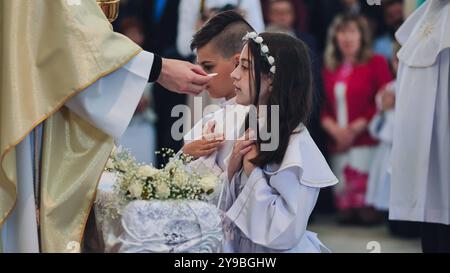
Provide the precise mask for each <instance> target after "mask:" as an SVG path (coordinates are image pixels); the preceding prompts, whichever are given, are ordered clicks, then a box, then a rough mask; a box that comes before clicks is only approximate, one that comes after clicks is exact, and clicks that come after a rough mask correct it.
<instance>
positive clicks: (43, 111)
mask: <svg viewBox="0 0 450 273" xmlns="http://www.w3.org/2000/svg"><path fill="white" fill-rule="evenodd" d="M70 3H71V2H70V1H66V0H40V1H29V0H14V1H1V2H0V17H1V18H2V27H1V28H0V41H1V43H0V63H1V64H2V69H1V70H0V109H1V110H0V152H1V157H0V228H1V226H2V225H3V223H4V222H5V221H6V220H7V218H8V217H9V216H10V214H11V212H12V210H13V209H14V207H15V202H16V189H17V175H16V172H17V169H16V155H15V147H16V145H18V144H19V143H20V142H21V141H22V140H23V139H24V138H25V137H26V136H27V135H28V134H29V133H30V132H31V131H32V130H33V129H34V128H35V127H36V126H38V125H39V124H40V123H42V122H43V121H45V120H47V122H46V126H45V131H44V136H45V138H44V145H43V161H42V171H41V174H42V178H41V183H42V184H41V200H40V201H41V211H40V212H41V216H40V230H41V242H40V243H41V249H42V251H43V252H66V251H70V249H68V245H70V244H71V243H73V242H75V243H76V244H80V243H81V238H82V236H83V230H84V226H85V224H86V219H87V216H88V214H89V210H90V208H91V206H92V202H93V200H94V197H95V191H96V187H97V183H98V180H99V177H100V175H101V172H102V171H103V167H104V165H105V163H106V160H107V158H108V155H109V153H110V152H111V149H112V143H113V141H112V138H110V137H109V136H107V135H106V134H104V133H103V132H102V131H100V130H99V129H97V128H95V127H94V126H92V125H91V124H89V123H87V122H86V121H84V120H82V119H81V118H79V117H78V116H76V115H75V114H74V113H72V112H70V110H69V109H68V108H66V107H63V106H64V104H65V103H66V102H67V100H69V99H70V98H72V97H73V96H75V95H77V94H78V93H79V92H81V91H82V90H84V89H85V88H87V87H88V86H90V85H91V84H93V83H94V82H96V81H97V80H99V79H100V78H102V77H104V76H106V75H108V74H110V73H112V72H114V71H115V70H117V69H119V68H120V67H121V66H123V65H124V64H126V63H127V62H128V61H130V60H131V59H132V58H133V57H134V56H136V55H137V54H138V53H139V52H140V51H141V50H142V49H141V48H139V47H138V46H137V45H136V44H134V43H133V42H132V41H130V40H129V39H128V38H126V37H125V36H122V35H120V34H117V33H115V32H113V31H112V27H111V25H110V23H109V22H108V21H107V19H106V17H105V15H104V14H103V12H102V11H101V10H100V8H99V7H98V6H97V3H96V1H95V0H84V1H81V4H80V5H71V4H70Z"/></svg>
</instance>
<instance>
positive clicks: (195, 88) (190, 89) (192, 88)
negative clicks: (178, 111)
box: [179, 83, 206, 95]
mask: <svg viewBox="0 0 450 273" xmlns="http://www.w3.org/2000/svg"><path fill="white" fill-rule="evenodd" d="M205 89H206V85H198V84H194V83H188V84H187V85H186V87H184V88H180V89H179V92H180V93H184V94H190V95H198V94H200V93H202V92H203V91H204V90H205Z"/></svg>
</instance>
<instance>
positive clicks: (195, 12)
mask: <svg viewBox="0 0 450 273" xmlns="http://www.w3.org/2000/svg"><path fill="white" fill-rule="evenodd" d="M199 5H200V1H198V0H181V3H180V5H179V7H178V14H179V18H178V34H177V50H178V53H180V54H181V55H182V56H184V57H188V56H189V55H191V54H192V53H193V52H192V50H191V47H190V42H191V39H192V36H194V33H195V25H196V23H197V20H198V18H199V16H200V14H199V10H200V6H199Z"/></svg>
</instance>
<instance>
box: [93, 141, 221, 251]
mask: <svg viewBox="0 0 450 273" xmlns="http://www.w3.org/2000/svg"><path fill="white" fill-rule="evenodd" d="M161 153H162V156H163V157H164V158H165V159H166V160H167V164H166V165H165V166H162V168H160V169H157V168H155V167H153V166H150V165H144V164H139V163H137V162H136V160H135V158H134V157H133V156H132V155H131V154H130V153H129V152H128V151H127V150H125V149H122V148H117V149H114V151H113V152H112V154H111V156H110V158H109V160H108V162H107V164H106V168H105V173H104V175H103V178H102V181H101V182H100V185H101V186H100V187H99V189H100V190H99V192H98V195H97V199H96V219H97V224H98V225H99V226H100V230H101V233H102V235H101V236H100V237H103V241H104V245H105V249H104V251H106V252H217V251H220V249H221V241H222V239H223V232H222V224H221V221H222V220H221V219H222V214H221V212H220V211H219V210H218V209H217V208H216V207H215V206H213V205H211V204H209V203H208V201H210V200H211V199H213V198H214V197H216V196H217V195H218V192H219V191H220V183H219V177H218V176H217V175H214V174H213V172H212V171H210V170H209V169H208V168H207V167H204V166H202V165H201V164H200V165H199V164H193V162H192V158H191V157H188V156H186V155H184V154H174V152H173V151H172V150H169V149H163V150H162V151H161ZM111 185H112V186H111ZM105 189H106V190H105ZM203 201H206V202H203Z"/></svg>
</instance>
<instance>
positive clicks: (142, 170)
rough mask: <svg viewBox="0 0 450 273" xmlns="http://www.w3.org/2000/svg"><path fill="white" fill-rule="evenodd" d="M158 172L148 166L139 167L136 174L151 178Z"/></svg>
mask: <svg viewBox="0 0 450 273" xmlns="http://www.w3.org/2000/svg"><path fill="white" fill-rule="evenodd" d="M158 172H159V170H158V169H156V168H153V167H152V166H149V165H144V166H141V167H139V171H138V174H139V176H142V177H153V176H155V175H156V174H158Z"/></svg>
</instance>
